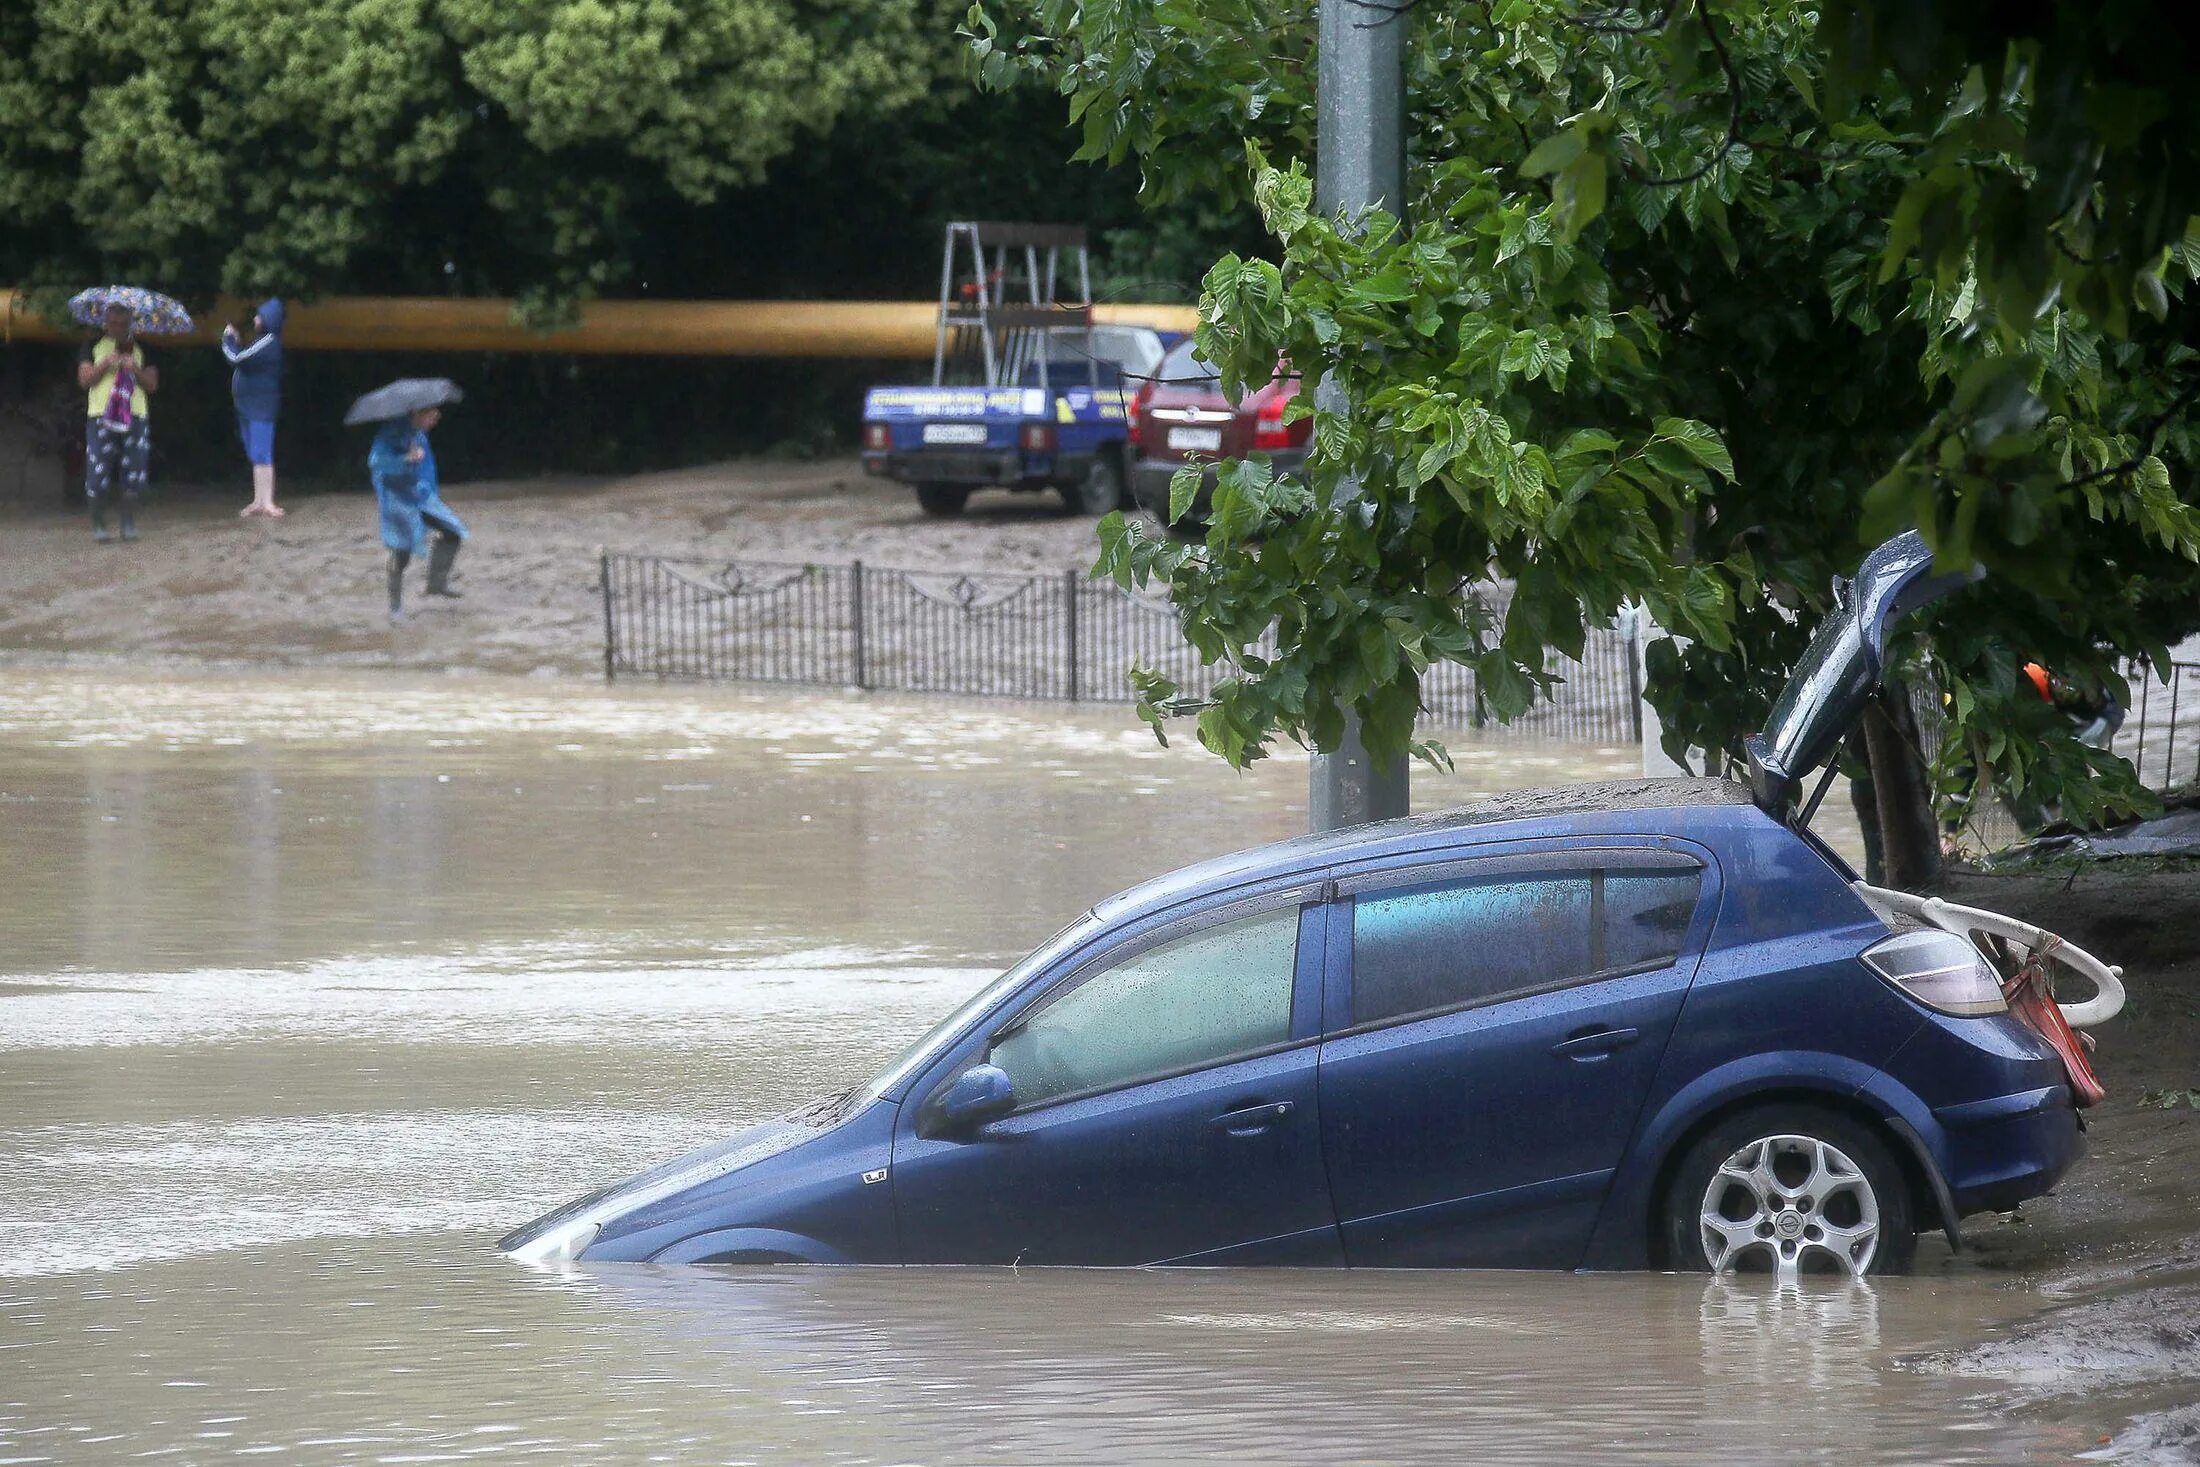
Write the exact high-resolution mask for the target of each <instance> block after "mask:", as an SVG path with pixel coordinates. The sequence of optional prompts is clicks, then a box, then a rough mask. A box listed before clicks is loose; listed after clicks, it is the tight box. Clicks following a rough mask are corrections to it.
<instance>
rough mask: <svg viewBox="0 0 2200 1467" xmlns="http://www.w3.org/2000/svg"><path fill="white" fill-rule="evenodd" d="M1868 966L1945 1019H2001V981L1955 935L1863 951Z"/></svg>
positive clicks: (1922, 936) (1904, 937)
mask: <svg viewBox="0 0 2200 1467" xmlns="http://www.w3.org/2000/svg"><path fill="white" fill-rule="evenodd" d="M1863 961H1864V966H1865V967H1867V968H1869V969H1871V970H1872V971H1873V972H1874V973H1877V974H1878V975H1879V976H1880V977H1882V978H1884V979H1886V980H1887V981H1888V982H1889V983H1892V984H1893V985H1894V986H1895V987H1897V988H1899V989H1901V990H1902V991H1903V992H1904V993H1907V994H1908V995H1909V996H1910V997H1912V998H1914V999H1916V1000H1917V1001H1918V1002H1919V1003H1921V1004H1923V1005H1925V1007H1927V1008H1929V1009H1938V1010H1940V1012H1942V1013H1944V1014H1962V1015H1978V1014H1999V1013H2005V1012H2007V1011H2008V1008H2009V1004H2008V1002H2007V1001H2006V1000H2005V999H2003V998H2002V996H2001V975H2000V974H1999V973H1997V972H1995V971H1994V965H1993V964H1992V963H1989V962H1988V961H1986V955H1985V954H1984V953H1981V952H1980V951H1979V950H1978V949H1977V948H1976V947H1973V946H1972V945H1971V943H1970V942H1969V941H1968V940H1966V939H1964V938H1961V937H1958V936H1956V934H1954V933H1953V932H1939V931H1935V930H1932V929H1929V928H1928V929H1925V930H1922V931H1916V932H1901V933H1897V934H1895V935H1894V936H1893V937H1890V938H1887V939H1886V940H1885V941H1883V942H1876V943H1873V944H1872V945H1871V946H1870V947H1869V948H1866V949H1865V950H1864V955H1863Z"/></svg>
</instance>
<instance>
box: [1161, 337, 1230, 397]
mask: <svg viewBox="0 0 2200 1467" xmlns="http://www.w3.org/2000/svg"><path fill="white" fill-rule="evenodd" d="M1156 375H1157V376H1158V377H1159V378H1160V379H1161V383H1162V385H1163V386H1165V387H1173V386H1178V385H1183V386H1198V385H1202V384H1205V383H1209V382H1217V381H1220V380H1221V374H1220V373H1219V372H1217V371H1216V370H1215V368H1214V364H1213V363H1212V362H1209V361H1208V360H1207V359H1206V358H1205V357H1203V356H1201V355H1200V354H1199V343H1198V342H1196V341H1194V340H1193V339H1192V338H1191V337H1189V336H1187V337H1185V338H1184V339H1183V340H1182V341H1180V342H1178V343H1177V344H1176V345H1175V346H1172V347H1170V348H1169V354H1168V355H1167V356H1165V357H1163V358H1162V359H1161V370H1160V371H1159V372H1158V373H1157V374H1156Z"/></svg>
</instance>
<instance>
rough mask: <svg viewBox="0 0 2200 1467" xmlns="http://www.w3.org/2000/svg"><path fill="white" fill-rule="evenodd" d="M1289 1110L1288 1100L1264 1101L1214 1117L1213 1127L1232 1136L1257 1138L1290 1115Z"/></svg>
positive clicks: (1290, 1107) (1289, 1103) (1290, 1108)
mask: <svg viewBox="0 0 2200 1467" xmlns="http://www.w3.org/2000/svg"><path fill="white" fill-rule="evenodd" d="M1291 1110H1292V1106H1291V1102H1290V1101H1288V1100H1272V1101H1264V1102H1262V1103H1261V1104H1259V1105H1248V1106H1246V1107H1244V1108H1243V1109H1242V1110H1226V1111H1224V1112H1223V1113H1222V1114H1221V1115H1218V1116H1216V1117H1215V1121H1214V1125H1215V1129H1216V1130H1218V1131H1228V1132H1229V1133H1230V1134H1231V1135H1233V1136H1257V1135H1259V1134H1260V1133H1261V1132H1262V1131H1265V1130H1267V1129H1268V1128H1269V1127H1270V1126H1272V1125H1274V1124H1275V1123H1276V1122H1278V1121H1280V1120H1282V1119H1283V1118H1284V1117H1285V1116H1287V1115H1289V1114H1291Z"/></svg>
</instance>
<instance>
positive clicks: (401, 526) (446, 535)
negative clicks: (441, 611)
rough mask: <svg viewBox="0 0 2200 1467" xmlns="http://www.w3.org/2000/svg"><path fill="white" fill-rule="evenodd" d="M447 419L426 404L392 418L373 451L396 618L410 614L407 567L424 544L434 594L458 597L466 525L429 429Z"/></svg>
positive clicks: (370, 467)
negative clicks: (455, 566) (446, 493)
mask: <svg viewBox="0 0 2200 1467" xmlns="http://www.w3.org/2000/svg"><path fill="white" fill-rule="evenodd" d="M442 420H443V410H442V409H441V408H432V407H431V408H421V409H420V410H419V411H417V412H415V413H413V414H412V415H411V416H410V417H405V418H396V419H393V420H391V421H390V422H388V423H386V424H384V425H383V427H382V431H381V432H379V433H377V434H375V435H374V446H373V447H372V448H371V449H369V450H368V451H367V472H368V473H370V474H371V475H373V477H374V497H375V500H376V502H377V503H379V504H380V506H381V509H382V543H383V544H384V545H386V546H387V547H389V552H390V620H391V621H393V622H398V621H403V620H404V619H405V567H406V566H408V565H410V564H412V558H413V557H414V556H415V555H418V554H420V553H421V552H422V551H423V550H425V551H426V552H427V556H428V594H429V595H430V596H448V597H451V598H453V599H456V598H457V596H458V595H459V593H458V592H456V591H454V590H452V589H451V564H452V562H454V561H456V560H457V559H458V547H459V546H460V545H461V544H463V543H464V542H465V539H466V526H465V525H464V524H463V523H461V522H460V520H459V518H458V516H457V515H455V514H453V513H451V507H450V506H449V505H447V504H445V503H444V502H443V495H442V492H441V486H440V484H439V483H438V481H437V479H436V472H435V450H434V449H433V448H431V447H429V446H428V432H429V430H430V429H432V428H434V427H435V425H436V424H437V423H439V422H441V421H442Z"/></svg>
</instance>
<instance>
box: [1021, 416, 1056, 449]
mask: <svg viewBox="0 0 2200 1467" xmlns="http://www.w3.org/2000/svg"><path fill="white" fill-rule="evenodd" d="M1023 445H1024V452H1026V453H1052V452H1054V425H1053V424H1052V423H1026V424H1024V431H1023Z"/></svg>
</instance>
